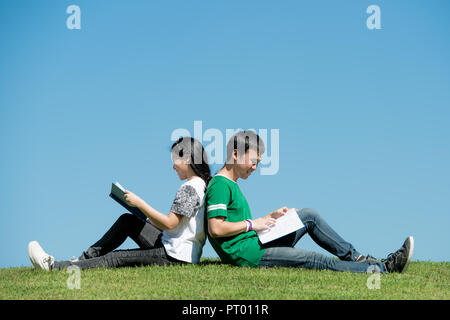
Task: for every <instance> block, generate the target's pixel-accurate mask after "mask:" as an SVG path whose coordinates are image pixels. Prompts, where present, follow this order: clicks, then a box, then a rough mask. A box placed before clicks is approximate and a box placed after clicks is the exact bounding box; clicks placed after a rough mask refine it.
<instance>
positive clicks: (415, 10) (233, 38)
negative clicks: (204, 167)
mask: <svg viewBox="0 0 450 320" xmlns="http://www.w3.org/2000/svg"><path fill="white" fill-rule="evenodd" d="M72 4H76V5H78V6H79V7H80V9H81V29H80V30H69V29H68V28H67V27H66V19H67V18H68V17H69V14H67V13H66V8H67V7H68V6H69V5H72ZM372 4H376V5H378V6H379V7H380V10H381V27H382V28H381V29H380V30H369V29H368V28H367V26H366V20H367V18H368V17H369V14H367V13H366V9H367V7H368V6H369V5H372ZM448 9H449V5H448V3H447V1H427V2H426V1H380V0H375V1H277V2H276V1H273V0H272V1H261V0H259V1H253V0H252V1H249V0H246V1H236V0H229V1H205V0H197V1H170V2H169V1H131V2H130V1H123V0H122V1H103V0H98V1H82V0H71V1H33V2H30V1H23V0H19V1H12V0H10V1H2V2H1V3H0V48H1V49H0V146H1V150H2V156H1V158H0V177H1V179H2V183H1V184H0V195H1V196H0V197H1V206H0V256H1V259H0V267H9V266H29V265H31V263H30V262H29V259H28V255H27V244H28V242H29V241H31V240H38V241H39V242H40V243H41V245H42V246H43V247H44V249H45V250H46V251H48V252H49V253H50V254H52V255H54V256H55V258H56V259H57V260H65V259H69V258H71V257H72V256H78V255H79V254H80V253H81V252H82V251H83V250H85V249H86V248H87V247H88V246H89V245H91V244H93V243H94V242H95V241H96V240H98V238H99V237H100V236H101V235H103V233H104V232H105V231H106V230H107V229H108V228H109V227H110V226H111V225H112V224H113V223H114V221H115V220H116V219H117V218H118V217H119V216H120V214H122V213H123V212H124V210H123V209H122V208H121V207H120V206H119V205H118V204H117V203H115V202H114V201H113V200H112V199H110V198H109V197H108V194H109V191H110V186H111V182H113V181H115V180H118V181H119V182H120V183H121V184H122V185H123V186H125V187H126V188H128V189H130V190H131V191H133V192H135V193H136V194H138V195H140V196H141V197H142V198H144V199H145V200H146V201H147V202H148V203H149V204H151V205H152V206H153V207H155V208H156V209H158V210H160V211H162V212H168V210H169V208H170V205H171V202H172V200H173V198H174V196H175V193H176V191H177V189H178V187H179V185H180V183H181V182H180V181H179V180H178V178H177V176H176V173H175V171H173V169H172V163H171V160H170V152H169V150H170V145H171V140H170V137H171V134H172V132H173V131H174V130H176V129H179V128H185V129H187V130H189V131H190V132H191V133H192V134H193V129H194V121H196V120H198V121H202V128H203V131H206V130H207V129H211V128H213V129H218V130H220V132H223V135H224V136H225V131H226V129H237V128H243V129H249V128H253V129H257V130H258V129H266V130H268V132H270V130H273V129H278V130H279V148H278V152H279V170H278V172H277V173H276V174H274V175H261V172H260V170H258V171H256V172H255V173H254V174H253V175H252V176H251V177H250V178H249V179H248V180H246V181H239V184H240V187H241V189H242V191H243V192H244V194H245V195H246V196H247V200H248V202H249V204H250V208H251V210H252V213H253V216H254V217H255V218H256V217H260V216H263V215H265V214H266V213H268V212H270V211H271V210H273V209H277V208H279V207H281V206H284V205H286V206H288V207H296V208H299V209H301V208H304V207H312V208H315V209H316V210H317V211H318V212H319V213H320V214H321V215H322V216H323V217H324V218H325V219H326V221H328V223H329V224H330V225H331V226H332V227H333V228H334V229H335V230H336V231H337V232H338V233H340V234H341V235H342V237H343V238H344V239H346V240H348V241H349V242H351V243H352V244H353V245H354V246H355V247H356V249H357V250H359V251H361V252H363V253H370V254H371V255H374V256H376V257H379V258H383V257H385V256H386V255H387V254H388V253H390V252H393V251H395V250H396V249H398V248H399V247H400V246H401V244H402V243H403V240H404V239H405V238H406V237H407V236H408V235H413V236H414V237H415V239H416V250H415V255H414V259H415V260H425V261H427V260H431V261H449V251H448V248H447V246H448V244H449V243H450V236H449V233H448V228H449V225H450V218H449V217H450V205H449V202H448V195H449V194H450V182H449V181H450V167H449V163H450V148H449V140H450V126H449V120H450V103H449V102H450V90H449V88H450V72H449V71H450V42H449V41H448V39H450V22H449V21H448V19H447V16H446V15H447V13H448ZM269 136H270V134H269ZM224 143H226V141H224ZM267 144H268V145H270V141H267ZM270 151H271V150H269V152H270ZM218 168H219V166H218V165H215V166H213V171H214V172H215V171H217V169H218ZM297 246H298V247H299V248H303V249H307V250H313V251H318V252H322V253H326V254H328V253H327V252H326V251H324V250H322V249H321V248H320V247H318V246H317V245H316V244H315V243H314V242H313V241H312V240H311V239H310V238H309V236H307V235H306V236H305V237H304V238H303V239H302V240H301V241H300V242H299V243H298V245H297ZM132 247H135V244H134V243H133V242H132V241H131V240H127V241H126V242H125V243H124V245H123V246H122V248H132ZM204 256H209V257H216V256H217V255H216V254H215V253H214V251H213V249H212V248H211V246H210V245H209V243H208V244H207V245H206V246H205V248H204Z"/></svg>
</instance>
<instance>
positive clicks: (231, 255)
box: [205, 175, 265, 267]
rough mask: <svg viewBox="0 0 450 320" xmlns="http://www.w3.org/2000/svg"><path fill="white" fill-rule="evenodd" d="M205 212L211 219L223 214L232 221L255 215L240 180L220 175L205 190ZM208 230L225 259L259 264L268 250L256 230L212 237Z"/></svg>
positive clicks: (214, 245)
mask: <svg viewBox="0 0 450 320" xmlns="http://www.w3.org/2000/svg"><path fill="white" fill-rule="evenodd" d="M205 213H206V214H205V217H206V218H207V219H210V218H213V217H218V216H223V217H225V221H229V222H239V221H243V220H245V219H251V218H252V216H251V213H250V208H249V206H248V203H247V199H245V197H244V195H243V194H242V192H241V190H240V189H239V186H238V185H237V183H236V182H234V181H232V180H230V179H228V178H226V177H224V176H220V175H216V176H214V177H213V178H212V179H211V181H210V182H209V185H208V189H207V190H206V194H205ZM207 226H208V224H207V221H206V227H207ZM207 234H208V239H209V242H210V243H211V245H212V247H213V248H214V250H215V251H216V252H217V254H218V255H219V257H220V258H221V259H222V261H223V262H225V263H229V264H233V265H238V266H253V267H256V266H258V264H259V262H260V261H261V258H262V256H263V254H264V251H265V249H263V248H262V247H261V244H260V242H259V238H258V235H257V234H256V232H255V231H249V232H243V233H240V234H237V235H234V236H231V237H223V238H212V237H211V236H210V234H209V232H207Z"/></svg>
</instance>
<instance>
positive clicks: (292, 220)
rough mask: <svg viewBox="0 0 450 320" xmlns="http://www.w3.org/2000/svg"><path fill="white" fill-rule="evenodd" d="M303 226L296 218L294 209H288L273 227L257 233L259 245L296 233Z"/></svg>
mask: <svg viewBox="0 0 450 320" xmlns="http://www.w3.org/2000/svg"><path fill="white" fill-rule="evenodd" d="M304 226H305V225H304V224H303V223H302V221H301V220H300V218H299V217H298V214H297V212H296V211H295V209H294V208H292V209H289V210H288V212H287V213H286V214H285V215H284V216H282V217H279V218H278V219H277V220H276V224H275V226H273V227H272V228H270V230H264V231H259V232H257V233H258V237H259V240H260V241H261V243H267V242H269V241H272V240H275V239H278V238H281V237H283V236H285V235H287V234H289V233H291V232H294V231H297V230H298V229H300V228H303V227H304Z"/></svg>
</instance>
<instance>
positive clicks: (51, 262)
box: [42, 256, 54, 268]
mask: <svg viewBox="0 0 450 320" xmlns="http://www.w3.org/2000/svg"><path fill="white" fill-rule="evenodd" d="M42 261H43V262H44V263H48V266H49V268H50V267H51V266H52V264H53V261H54V258H53V257H52V256H48V257H46V258H44V259H43V260H42Z"/></svg>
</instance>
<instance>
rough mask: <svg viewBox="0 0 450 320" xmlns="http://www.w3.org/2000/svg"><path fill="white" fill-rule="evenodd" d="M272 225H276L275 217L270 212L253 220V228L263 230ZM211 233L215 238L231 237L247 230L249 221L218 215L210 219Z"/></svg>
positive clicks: (209, 227)
mask: <svg viewBox="0 0 450 320" xmlns="http://www.w3.org/2000/svg"><path fill="white" fill-rule="evenodd" d="M271 225H275V219H274V218H272V217H271V214H268V215H267V216H265V217H262V218H258V219H255V220H252V230H254V231H262V230H266V229H270V226H271ZM208 229H209V234H210V235H211V237H213V238H221V237H231V236H235V235H237V234H239V233H242V232H247V222H245V220H244V221H239V222H228V221H225V217H222V216H217V217H213V218H210V219H208Z"/></svg>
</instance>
